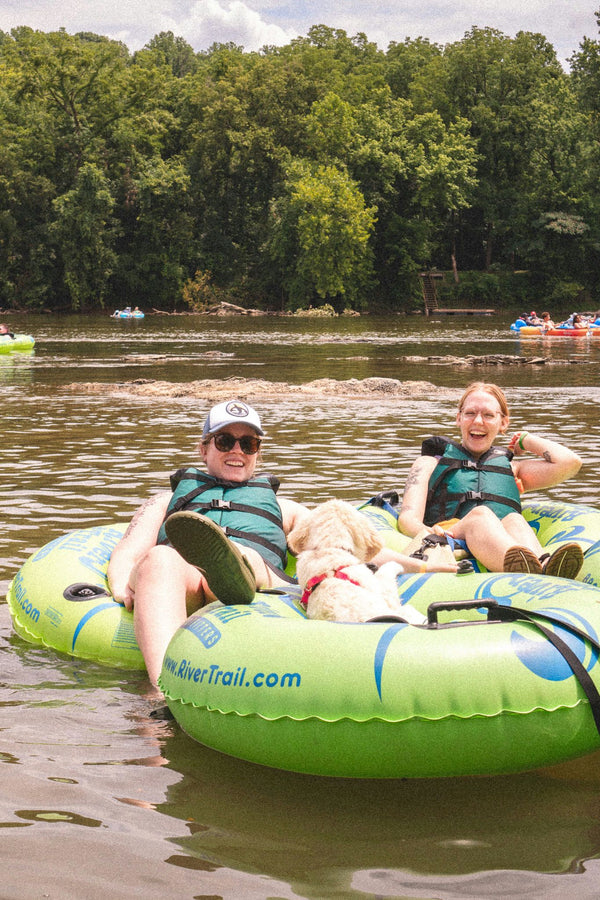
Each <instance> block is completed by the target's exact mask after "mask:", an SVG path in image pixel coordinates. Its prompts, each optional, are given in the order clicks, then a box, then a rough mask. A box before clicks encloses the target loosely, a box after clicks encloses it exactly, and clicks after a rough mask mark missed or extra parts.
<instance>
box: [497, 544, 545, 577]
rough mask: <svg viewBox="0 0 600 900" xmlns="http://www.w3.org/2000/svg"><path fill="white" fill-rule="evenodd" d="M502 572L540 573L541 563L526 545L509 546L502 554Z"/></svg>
mask: <svg viewBox="0 0 600 900" xmlns="http://www.w3.org/2000/svg"><path fill="white" fill-rule="evenodd" d="M503 566H504V568H503V571H504V572H526V573H528V574H530V575H541V574H542V564H541V562H540V561H539V559H538V558H537V556H536V555H535V553H534V552H533V550H529V549H528V548H527V547H509V549H508V550H507V551H506V553H505V554H504V564H503Z"/></svg>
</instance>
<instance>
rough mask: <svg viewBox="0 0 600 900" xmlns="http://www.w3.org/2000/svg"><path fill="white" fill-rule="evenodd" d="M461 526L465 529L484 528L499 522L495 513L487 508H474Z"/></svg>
mask: <svg viewBox="0 0 600 900" xmlns="http://www.w3.org/2000/svg"><path fill="white" fill-rule="evenodd" d="M462 521H463V524H464V525H465V526H467V527H469V526H471V527H475V528H486V527H490V526H492V525H494V524H497V523H498V522H499V521H500V520H499V519H498V516H497V515H496V513H494V512H492V510H491V509H489V507H487V506H475V507H474V508H473V509H472V510H470V511H469V512H468V513H467V515H466V516H465V517H464V518H463V520H462Z"/></svg>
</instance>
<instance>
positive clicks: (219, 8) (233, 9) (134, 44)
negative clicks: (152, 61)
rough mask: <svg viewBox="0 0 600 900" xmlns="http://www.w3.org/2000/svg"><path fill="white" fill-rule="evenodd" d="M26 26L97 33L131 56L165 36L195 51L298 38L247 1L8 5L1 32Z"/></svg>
mask: <svg viewBox="0 0 600 900" xmlns="http://www.w3.org/2000/svg"><path fill="white" fill-rule="evenodd" d="M19 25H26V26H29V27H30V28H35V29H37V30H40V31H55V30H57V29H58V28H61V27H63V28H65V29H66V30H67V31H68V32H69V33H74V32H77V31H92V32H97V33H98V34H104V35H107V36H108V37H111V38H115V39H117V40H121V41H123V42H124V43H125V44H127V46H128V47H129V49H130V50H138V49H139V48H140V47H143V46H144V44H146V43H147V42H148V41H149V40H150V39H151V38H152V37H154V35H156V34H158V33H159V32H161V31H172V32H173V33H174V34H175V35H176V36H178V37H183V38H184V39H185V40H186V41H187V42H188V43H189V44H191V45H192V47H194V49H195V50H205V49H206V48H207V47H209V46H210V45H211V44H212V43H213V42H215V41H219V42H227V41H233V42H234V43H236V44H241V45H242V46H243V47H245V48H246V50H257V49H259V48H260V47H262V46H263V45H265V44H286V43H288V42H289V41H290V40H292V38H294V37H296V36H297V33H298V32H296V31H295V30H294V29H293V28H290V29H289V30H288V29H284V28H282V27H280V26H279V25H276V24H274V23H272V22H268V21H266V19H265V18H264V17H263V16H262V15H261V14H260V12H258V11H257V10H256V9H255V8H253V6H252V4H250V3H244V2H243V0H195V2H189V0H174V2H165V0H127V2H121V3H117V2H114V0H96V2H90V0H62V2H61V3H56V2H55V0H20V2H19V0H18V2H14V3H13V2H7V0H3V2H2V4H1V6H0V29H1V30H2V31H10V30H11V28H14V27H16V26H19Z"/></svg>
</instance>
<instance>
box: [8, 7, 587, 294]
mask: <svg viewBox="0 0 600 900" xmlns="http://www.w3.org/2000/svg"><path fill="white" fill-rule="evenodd" d="M596 17H597V21H598V26H599V27H600V12H598V13H596ZM569 62H570V70H569V71H568V72H566V71H564V69H563V68H562V66H561V65H560V63H559V61H558V59H557V56H556V53H555V51H554V49H553V47H552V46H551V44H550V43H549V42H548V41H547V40H546V39H545V37H544V36H543V35H541V34H535V33H531V32H519V33H518V34H517V35H516V37H514V38H511V37H508V36H506V35H504V34H503V33H501V32H499V31H497V30H495V29H491V28H473V29H472V30H471V31H469V32H467V33H466V34H465V36H464V37H463V39H462V40H460V41H456V42H454V43H449V44H446V45H444V46H441V45H439V44H436V43H433V42H431V41H429V40H428V39H426V38H417V39H415V40H409V39H406V40H405V41H403V42H393V43H391V44H390V45H389V47H388V48H387V50H386V51H385V52H384V51H382V50H380V49H378V47H377V46H376V45H375V44H373V43H371V42H369V41H368V39H367V37H366V36H365V35H364V34H358V35H356V36H354V37H349V36H348V35H347V34H346V33H345V32H344V31H342V30H338V29H333V28H329V27H326V26H323V25H317V26H314V27H313V28H311V29H310V30H309V32H308V33H307V35H306V36H305V37H300V38H298V39H296V40H293V41H291V42H290V43H289V44H288V45H286V46H283V47H270V46H269V47H264V48H262V50H261V51H260V52H245V51H244V49H243V48H242V47H238V46H236V45H235V44H215V45H213V46H212V47H211V48H210V49H209V50H208V51H206V52H200V53H196V52H194V50H193V49H192V47H191V46H190V45H189V44H188V43H187V42H186V41H185V40H184V39H183V38H181V37H176V36H175V35H173V34H172V33H171V32H164V33H161V34H159V35H157V36H155V37H154V38H153V39H152V40H151V41H149V42H148V44H147V45H146V46H145V47H144V49H143V50H140V51H138V52H135V53H130V52H129V50H128V49H127V47H125V45H123V44H122V43H120V42H117V41H112V40H109V39H107V38H105V37H102V36H100V35H97V34H92V33H79V34H75V35H70V34H67V33H66V32H65V31H64V30H61V31H58V32H51V33H43V32H39V31H33V30H32V29H30V28H25V27H22V28H16V29H13V30H12V31H11V32H10V33H5V32H0V307H4V308H6V309H19V308H20V309H31V310H39V309H50V310H59V309H73V310H82V311H84V310H93V309H103V308H109V307H113V306H120V305H125V304H126V303H130V302H132V301H134V302H135V303H139V304H145V305H147V306H151V307H155V308H160V309H166V310H172V309H175V308H177V307H179V308H181V306H182V304H184V303H188V304H189V305H192V306H195V307H196V308H201V307H202V306H203V305H206V304H207V303H209V302H212V301H214V300H219V299H227V300H230V301H233V302H237V303H241V304H242V305H246V306H254V307H258V308H263V309H265V310H266V309H276V310H290V311H293V310H295V309H298V308H306V307H309V306H313V307H318V306H320V305H323V304H326V303H327V304H331V305H332V306H333V307H334V308H335V309H336V310H337V311H341V310H343V309H345V308H348V309H354V310H383V309H389V310H402V309H405V308H406V307H407V305H408V304H413V303H414V298H415V296H416V295H417V294H418V274H419V272H420V271H423V270H430V269H432V268H437V269H440V270H450V271H453V272H454V274H455V279H450V281H451V282H452V284H453V287H452V290H454V291H455V292H456V295H457V296H459V295H460V292H461V291H467V290H470V291H471V292H473V293H474V294H476V295H477V297H479V298H480V299H485V300H489V299H491V297H492V295H493V294H494V291H496V292H498V290H499V285H500V284H501V283H502V284H504V286H505V287H506V285H509V286H510V288H509V289H510V292H511V293H512V295H513V298H514V299H516V300H520V299H522V300H523V302H526V300H527V299H528V298H529V297H533V296H536V295H537V296H539V295H540V292H541V291H543V292H544V296H545V297H547V298H548V303H549V304H550V303H551V302H552V300H553V298H554V301H555V302H566V301H567V300H569V299H570V298H572V297H575V296H577V294H578V293H579V292H582V291H587V292H589V293H590V295H591V296H593V295H594V292H595V291H597V289H598V286H599V282H600V192H599V191H598V184H599V183H600V41H598V40H592V39H588V38H586V39H583V40H582V42H581V44H580V47H579V50H578V51H577V52H575V53H574V54H573V56H572V58H571V59H570V60H569ZM466 271H469V272H470V278H463V277H462V273H465V272H466ZM502 279H503V281H502Z"/></svg>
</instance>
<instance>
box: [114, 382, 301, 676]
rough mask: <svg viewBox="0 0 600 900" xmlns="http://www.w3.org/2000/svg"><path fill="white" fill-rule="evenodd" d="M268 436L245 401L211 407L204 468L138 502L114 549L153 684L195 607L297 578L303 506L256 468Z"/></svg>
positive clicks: (118, 580) (240, 598)
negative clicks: (292, 543) (294, 545)
mask: <svg viewBox="0 0 600 900" xmlns="http://www.w3.org/2000/svg"><path fill="white" fill-rule="evenodd" d="M263 434H264V432H263V429H262V426H261V422H260V418H259V416H258V413H257V412H256V410H254V409H253V408H252V407H251V406H248V404H246V403H243V402H242V401H240V400H229V401H227V402H225V403H219V404H217V406H214V407H213V408H212V409H211V410H210V412H209V414H208V417H207V419H206V422H205V424H204V429H203V432H202V439H201V441H200V445H199V449H200V454H201V456H202V459H203V461H204V464H205V466H206V472H203V471H201V470H200V469H196V468H194V467H190V468H187V469H181V470H180V471H179V472H176V473H175V475H174V476H173V477H172V479H171V484H172V487H173V490H172V491H164V492H162V493H160V494H156V495H154V496H152V497H151V498H150V499H149V500H147V501H146V502H145V503H144V504H143V505H142V506H141V507H140V508H139V509H138V511H137V512H136V513H135V515H134V517H133V519H132V520H131V523H130V525H129V527H128V529H127V531H126V533H125V535H124V536H123V538H122V539H121V541H120V542H119V543H118V544H117V546H116V547H115V549H114V551H113V553H112V556H111V559H110V563H109V567H108V580H109V584H110V586H111V590H112V593H113V596H114V598H115V599H116V600H118V601H119V602H120V603H123V604H124V605H125V606H126V607H127V608H128V609H132V608H134V610H135V619H134V622H135V632H136V637H137V641H138V644H139V646H140V649H141V651H142V653H143V655H144V659H145V661H146V668H147V670H148V675H149V677H150V680H151V681H152V682H153V683H154V684H156V682H157V680H158V676H159V674H160V670H161V666H162V661H163V657H164V654H165V651H166V648H167V645H168V643H169V641H170V639H171V637H172V635H173V634H174V632H175V631H176V629H177V628H178V627H179V626H180V625H181V623H182V622H184V621H185V619H186V618H187V617H188V615H190V614H191V613H192V612H193V611H194V610H196V609H200V608H201V607H202V606H205V605H206V604H207V603H210V602H211V601H213V600H215V599H218V600H221V601H223V602H225V603H249V602H250V601H251V600H252V598H253V597H254V593H255V591H256V588H257V587H261V588H266V587H276V586H282V585H285V584H289V582H290V581H291V579H290V578H289V577H288V576H287V575H286V574H285V572H284V568H285V562H286V546H285V537H286V535H287V534H288V533H289V532H290V531H291V530H292V528H293V527H294V526H295V525H296V524H297V522H298V520H299V517H300V516H301V515H303V514H304V513H306V508H305V507H304V506H302V505H301V504H299V503H296V502H295V501H293V500H287V499H283V498H277V497H276V496H275V491H276V489H277V483H276V480H275V479H271V478H270V477H269V476H267V475H256V476H255V469H256V464H257V460H258V451H259V449H260V445H261V437H262V435H263ZM199 513H200V514H199ZM170 541H172V542H173V543H174V544H176V545H177V550H175V549H174V547H173V546H171V544H170V543H169V542H170ZM178 551H179V552H178ZM184 556H185V558H184Z"/></svg>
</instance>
